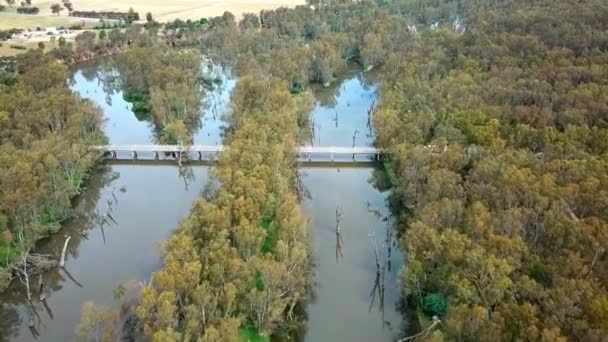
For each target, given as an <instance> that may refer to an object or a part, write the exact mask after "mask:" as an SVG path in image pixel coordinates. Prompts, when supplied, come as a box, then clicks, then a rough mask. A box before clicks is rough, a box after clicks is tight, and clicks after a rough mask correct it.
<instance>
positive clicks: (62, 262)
mask: <svg viewBox="0 0 608 342" xmlns="http://www.w3.org/2000/svg"><path fill="white" fill-rule="evenodd" d="M71 238H72V237H71V236H68V237H67V238H66V239H65V242H64V243H63V250H62V251H61V259H60V261H59V267H61V268H63V267H64V266H65V252H66V250H67V249H68V243H69V242H70V239H71Z"/></svg>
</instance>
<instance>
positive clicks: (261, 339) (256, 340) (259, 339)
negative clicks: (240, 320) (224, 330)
mask: <svg viewBox="0 0 608 342" xmlns="http://www.w3.org/2000/svg"><path fill="white" fill-rule="evenodd" d="M239 336H240V337H241V341H244V342H270V339H269V338H268V337H267V336H264V335H261V334H260V332H259V331H258V329H256V327H254V326H253V325H251V324H247V325H245V326H243V327H241V329H240V330H239Z"/></svg>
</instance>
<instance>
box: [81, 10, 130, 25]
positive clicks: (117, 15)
mask: <svg viewBox="0 0 608 342" xmlns="http://www.w3.org/2000/svg"><path fill="white" fill-rule="evenodd" d="M70 16H72V17H83V18H97V19H114V20H120V19H124V20H127V21H129V22H132V21H136V20H139V13H137V12H134V11H129V12H96V11H73V12H72V13H71V14H70Z"/></svg>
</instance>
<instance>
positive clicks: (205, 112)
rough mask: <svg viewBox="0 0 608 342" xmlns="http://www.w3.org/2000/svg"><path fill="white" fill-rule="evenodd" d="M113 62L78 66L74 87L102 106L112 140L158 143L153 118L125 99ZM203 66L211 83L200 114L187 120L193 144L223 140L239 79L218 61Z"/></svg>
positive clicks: (74, 77)
mask: <svg viewBox="0 0 608 342" xmlns="http://www.w3.org/2000/svg"><path fill="white" fill-rule="evenodd" d="M114 63H115V62H113V61H112V60H111V59H103V61H102V62H100V64H93V63H90V64H83V65H81V66H79V68H78V69H77V70H75V72H74V74H73V76H72V78H71V79H70V85H71V87H72V90H74V91H75V92H77V93H79V94H80V96H82V97H83V98H86V99H89V100H91V101H92V102H93V103H95V104H97V105H98V106H100V107H101V109H102V111H103V112H104V114H105V119H106V120H105V123H104V132H105V134H106V136H107V137H108V140H109V143H111V144H155V143H158V142H159V139H160V134H159V131H158V130H157V128H156V127H155V125H154V123H153V120H152V118H151V117H150V116H149V115H144V116H142V115H141V113H140V114H138V113H136V112H135V111H134V110H133V104H132V103H129V102H128V101H126V100H125V97H124V91H123V89H122V85H121V84H122V82H121V81H120V73H119V72H118V69H117V68H116V67H115V64H114ZM202 70H203V75H202V78H204V79H206V80H210V81H211V83H210V84H209V85H207V86H205V87H204V89H202V93H203V94H204V95H203V96H202V100H201V105H200V116H199V117H197V118H196V120H187V122H186V123H187V125H188V126H189V129H190V130H191V131H192V132H193V143H194V144H200V145H218V144H221V143H222V139H223V134H224V131H225V128H226V116H227V115H228V113H229V107H230V95H231V93H232V90H233V88H234V86H235V85H236V80H235V79H234V78H233V77H232V74H231V73H230V72H229V71H228V70H225V69H223V68H222V67H221V66H218V65H215V64H207V65H206V66H204V67H203V69H202Z"/></svg>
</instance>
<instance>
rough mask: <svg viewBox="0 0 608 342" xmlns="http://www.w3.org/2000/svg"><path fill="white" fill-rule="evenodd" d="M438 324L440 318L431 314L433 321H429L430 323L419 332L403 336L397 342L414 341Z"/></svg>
mask: <svg viewBox="0 0 608 342" xmlns="http://www.w3.org/2000/svg"><path fill="white" fill-rule="evenodd" d="M439 324H441V320H440V319H439V317H437V316H433V323H431V325H429V326H428V327H427V328H426V329H424V330H423V331H421V332H419V333H417V334H415V335H412V336H408V337H404V338H402V339H400V340H398V341H397V342H411V341H414V340H415V339H416V338H418V337H424V336H427V335H428V334H429V333H430V332H432V331H433V330H434V329H435V327H436V326H438V325H439Z"/></svg>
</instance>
